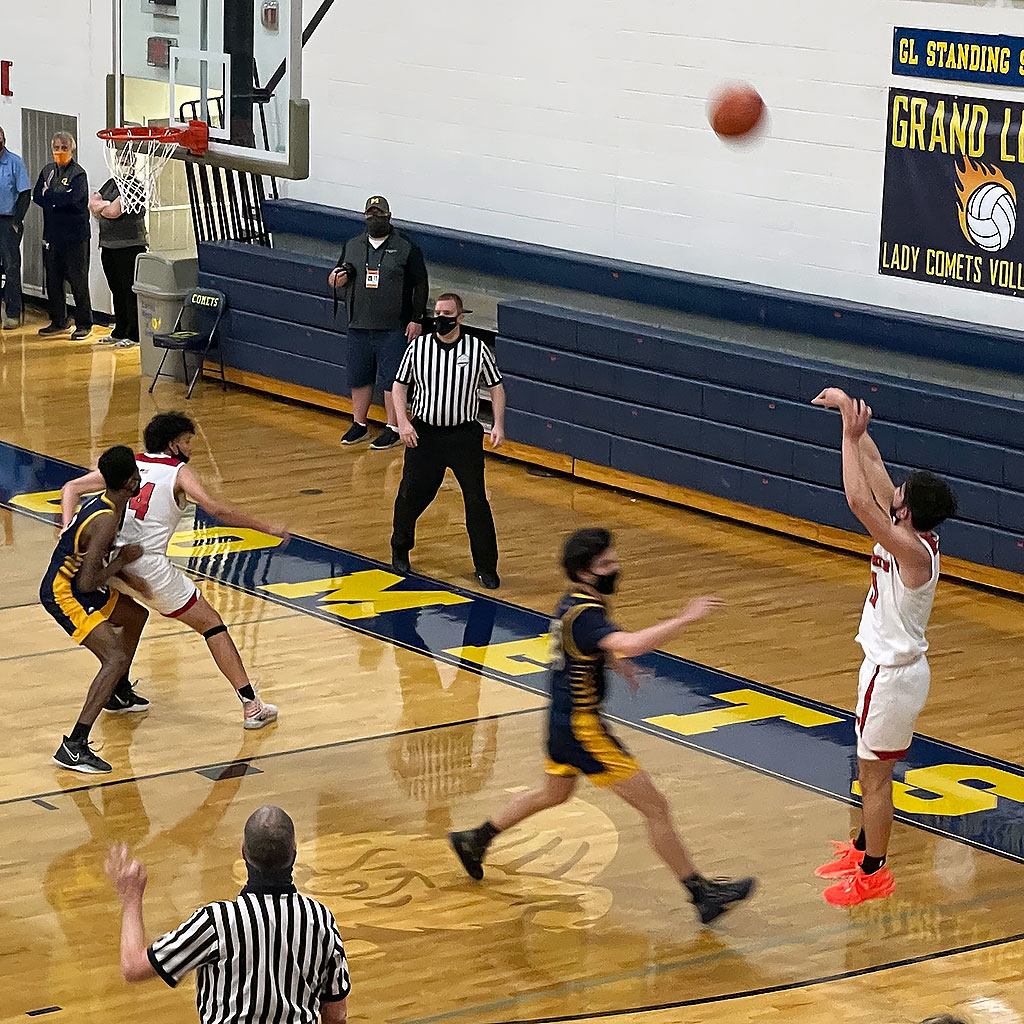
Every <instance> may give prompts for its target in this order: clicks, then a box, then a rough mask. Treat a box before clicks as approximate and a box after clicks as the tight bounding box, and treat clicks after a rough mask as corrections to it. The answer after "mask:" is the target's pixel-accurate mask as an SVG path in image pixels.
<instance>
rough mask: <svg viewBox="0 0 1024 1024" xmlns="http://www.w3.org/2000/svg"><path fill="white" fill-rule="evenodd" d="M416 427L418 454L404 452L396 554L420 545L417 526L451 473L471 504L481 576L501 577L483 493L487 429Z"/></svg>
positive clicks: (472, 543) (469, 518)
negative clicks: (417, 537)
mask: <svg viewBox="0 0 1024 1024" xmlns="http://www.w3.org/2000/svg"><path fill="white" fill-rule="evenodd" d="M413 426H414V427H415V428H416V434H417V435H418V437H419V443H418V444H417V445H416V447H415V448H406V449H405V467H404V470H403V472H402V483H401V485H400V486H399V488H398V497H397V498H396V499H395V519H394V531H393V532H392V534H391V550H392V551H393V552H394V553H395V554H397V555H404V556H408V554H409V552H410V551H411V550H412V548H413V545H414V544H415V543H416V520H417V519H419V517H420V516H421V515H422V514H423V511H424V509H426V507H427V506H428V505H429V504H430V503H431V502H432V501H433V500H434V498H435V497H436V496H437V492H438V490H439V489H440V487H441V483H442V481H443V480H444V473H445V470H446V469H449V468H450V469H451V471H452V472H453V473H454V474H455V479H456V480H458V482H459V486H460V487H461V488H462V500H463V501H464V502H465V504H466V529H467V531H468V532H469V547H470V550H471V551H472V552H473V565H474V567H475V568H476V571H477V572H496V571H497V569H498V538H497V537H496V536H495V533H494V517H493V516H492V515H491V506H490V504H489V503H488V501H487V492H486V491H485V490H484V448H483V434H484V428H483V427H481V426H480V424H479V423H477V422H475V421H473V422H471V423H462V424H460V425H459V426H457V427H432V426H430V425H429V424H426V423H423V422H421V421H420V420H413Z"/></svg>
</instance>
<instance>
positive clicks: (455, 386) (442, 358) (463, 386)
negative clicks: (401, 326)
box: [395, 331, 501, 427]
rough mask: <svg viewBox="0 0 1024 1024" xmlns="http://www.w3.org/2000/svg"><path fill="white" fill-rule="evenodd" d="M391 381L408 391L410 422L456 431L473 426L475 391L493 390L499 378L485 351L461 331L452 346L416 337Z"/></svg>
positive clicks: (477, 402) (476, 408)
mask: <svg viewBox="0 0 1024 1024" xmlns="http://www.w3.org/2000/svg"><path fill="white" fill-rule="evenodd" d="M395 380H396V381H397V382H398V383H399V384H405V385H406V386H407V387H409V388H410V389H411V400H410V405H411V407H412V418H413V419H417V420H421V421H422V422H423V423H428V424H430V426H432V427H457V426H460V425H461V424H463V423H470V422H472V421H474V420H476V418H477V416H478V415H479V413H480V385H481V384H482V385H483V386H484V387H485V388H493V387H495V386H497V385H498V384H500V383H501V373H500V372H499V370H498V364H497V363H496V362H495V361H494V356H492V355H491V353H490V350H489V349H488V348H487V346H486V345H485V344H484V343H483V342H482V341H481V340H480V339H479V338H478V337H476V335H474V334H467V333H466V332H465V331H462V332H461V333H460V334H459V337H458V339H457V340H456V341H452V342H444V341H439V340H438V339H437V338H435V337H434V335H433V334H424V335H421V336H420V337H419V338H417V339H416V340H415V341H414V342H413V343H412V344H411V345H410V346H409V347H408V348H407V349H406V350H405V355H404V356H403V357H402V362H401V363H400V364H399V367H398V373H397V374H396V375H395Z"/></svg>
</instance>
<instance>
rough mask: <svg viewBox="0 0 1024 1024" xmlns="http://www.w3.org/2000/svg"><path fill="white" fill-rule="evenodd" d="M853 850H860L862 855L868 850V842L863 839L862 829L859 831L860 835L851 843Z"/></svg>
mask: <svg viewBox="0 0 1024 1024" xmlns="http://www.w3.org/2000/svg"><path fill="white" fill-rule="evenodd" d="M853 848H854V849H855V850H860V852H861V853H863V852H864V851H865V850H866V849H867V848H868V841H867V840H866V839H865V838H864V829H861V830H860V835H858V836H857V838H856V839H854V841H853Z"/></svg>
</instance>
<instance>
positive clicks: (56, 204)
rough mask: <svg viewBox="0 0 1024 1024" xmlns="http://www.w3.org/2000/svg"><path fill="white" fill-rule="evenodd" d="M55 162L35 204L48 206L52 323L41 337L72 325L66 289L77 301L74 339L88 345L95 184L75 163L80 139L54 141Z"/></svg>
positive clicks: (46, 257)
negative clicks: (91, 195)
mask: <svg viewBox="0 0 1024 1024" xmlns="http://www.w3.org/2000/svg"><path fill="white" fill-rule="evenodd" d="M50 147H51V150H52V152H53V162H52V163H49V164H47V165H46V166H45V167H44V168H43V169H42V170H41V171H40V172H39V179H38V180H37V181H36V187H35V189H34V190H33V192H32V201H33V202H35V203H36V204H37V205H39V206H41V207H42V208H43V265H44V267H45V269H46V295H47V299H48V302H49V313H50V323H49V326H47V327H44V328H43V329H42V330H41V331H40V332H39V334H40V335H41V336H42V337H44V338H46V337H53V336H54V335H57V334H64V333H65V332H66V331H67V330H68V329H69V328H70V326H71V322H70V321H69V320H68V311H67V305H66V304H65V301H64V288H65V285H70V287H71V294H72V295H73V296H74V299H75V330H74V332H73V333H72V335H71V340H72V341H84V340H85V339H86V338H88V337H89V335H90V334H91V333H92V300H91V299H90V297H89V240H90V238H91V235H92V228H91V226H90V223H89V180H88V178H87V177H86V174H85V169H84V168H83V167H81V166H80V165H79V164H78V163H77V162H76V161H75V138H74V136H73V135H71V133H70V132H57V133H56V134H55V135H54V136H53V139H52V140H51V142H50Z"/></svg>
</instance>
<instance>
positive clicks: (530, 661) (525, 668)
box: [445, 633, 551, 676]
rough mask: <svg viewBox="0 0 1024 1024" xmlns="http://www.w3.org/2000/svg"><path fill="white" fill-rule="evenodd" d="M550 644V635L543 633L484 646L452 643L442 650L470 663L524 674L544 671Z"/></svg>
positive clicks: (511, 673)
mask: <svg viewBox="0 0 1024 1024" xmlns="http://www.w3.org/2000/svg"><path fill="white" fill-rule="evenodd" d="M550 644H551V638H550V636H549V635H548V634H547V633H545V634H543V635H542V636H531V637H530V638H529V639H528V640H509V641H508V642H507V643H503V644H487V645H485V646H484V647H452V648H450V649H449V650H447V651H445V654H454V655H455V657H456V658H461V659H462V660H463V661H468V662H469V663H470V664H472V665H481V666H482V667H483V668H490V669H494V670H495V671H496V672H504V673H505V675H507V676H528V675H532V674H533V673H535V672H546V671H547V669H548V664H549V661H550Z"/></svg>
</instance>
